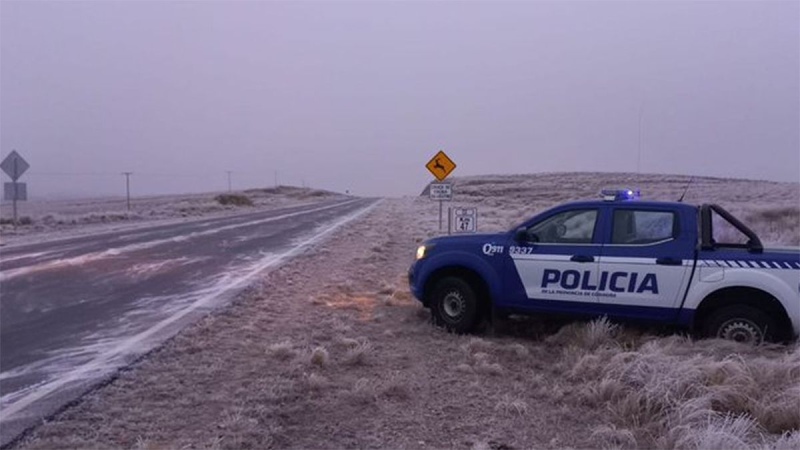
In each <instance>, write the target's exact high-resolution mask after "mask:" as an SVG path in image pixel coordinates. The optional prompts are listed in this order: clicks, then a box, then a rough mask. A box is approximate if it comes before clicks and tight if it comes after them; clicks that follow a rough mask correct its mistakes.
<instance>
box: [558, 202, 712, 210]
mask: <svg viewBox="0 0 800 450" xmlns="http://www.w3.org/2000/svg"><path fill="white" fill-rule="evenodd" d="M609 205H626V206H627V205H631V206H635V207H640V208H648V207H655V208H670V209H675V210H683V211H687V212H691V211H696V210H697V208H698V207H697V206H696V205H691V204H688V203H679V202H663V201H655V200H580V201H575V202H569V203H562V204H560V205H558V206H557V208H559V209H560V208H562V207H586V208H597V207H599V206H609Z"/></svg>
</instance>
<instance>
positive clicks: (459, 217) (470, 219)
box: [453, 208, 478, 233]
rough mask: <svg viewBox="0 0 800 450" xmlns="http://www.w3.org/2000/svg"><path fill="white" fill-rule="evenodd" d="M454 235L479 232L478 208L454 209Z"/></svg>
mask: <svg viewBox="0 0 800 450" xmlns="http://www.w3.org/2000/svg"><path fill="white" fill-rule="evenodd" d="M453 222H454V223H453V225H454V227H453V228H454V230H453V232H454V233H475V232H477V231H478V208H453Z"/></svg>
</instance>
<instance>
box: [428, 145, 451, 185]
mask: <svg viewBox="0 0 800 450" xmlns="http://www.w3.org/2000/svg"><path fill="white" fill-rule="evenodd" d="M425 167H427V168H428V170H429V171H430V172H431V173H432V174H433V176H435V177H436V179H437V180H439V181H444V179H445V178H447V176H448V175H450V173H451V172H453V171H454V170H455V169H456V163H454V162H453V160H452V159H450V158H449V157H448V156H447V155H446V154H445V153H444V152H443V151H441V150H439V153H437V154H436V155H435V156H434V157H433V158H431V160H430V161H428V164H425Z"/></svg>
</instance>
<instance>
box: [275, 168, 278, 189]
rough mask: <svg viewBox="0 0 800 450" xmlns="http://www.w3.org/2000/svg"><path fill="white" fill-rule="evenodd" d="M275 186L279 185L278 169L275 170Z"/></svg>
mask: <svg viewBox="0 0 800 450" xmlns="http://www.w3.org/2000/svg"><path fill="white" fill-rule="evenodd" d="M275 187H278V171H277V170H276V171H275Z"/></svg>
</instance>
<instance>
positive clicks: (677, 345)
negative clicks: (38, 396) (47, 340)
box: [18, 174, 800, 449]
mask: <svg viewBox="0 0 800 450" xmlns="http://www.w3.org/2000/svg"><path fill="white" fill-rule="evenodd" d="M595 178H596V176H595ZM637 180H645V182H643V183H638V187H640V188H642V189H643V190H644V191H645V192H651V193H652V192H657V193H658V195H660V196H664V197H669V198H672V197H673V196H674V198H677V196H679V195H680V193H681V192H682V189H683V187H684V186H685V182H686V181H687V180H688V179H686V178H685V177H667V176H657V177H646V176H641V177H639V176H632V175H624V174H610V175H608V176H607V177H606V179H603V180H597V179H594V178H591V177H588V176H583V175H574V176H573V175H543V176H541V177H522V176H520V177H486V178H483V179H462V180H457V183H458V184H457V189H456V192H457V196H460V198H461V199H462V201H465V202H466V201H467V200H468V201H469V202H474V203H475V204H477V205H478V206H479V208H480V210H479V211H480V214H481V215H482V216H481V217H483V215H484V214H486V215H487V216H489V217H487V220H486V221H483V222H481V224H482V225H481V226H482V227H483V226H491V227H497V228H501V227H505V226H506V225H507V224H508V222H511V221H513V220H517V219H519V218H522V217H527V216H529V215H530V214H531V213H533V212H534V211H532V209H538V208H544V207H546V206H547V205H548V204H551V203H553V202H558V201H562V200H565V198H564V196H565V195H566V194H563V192H571V191H572V192H579V193H581V192H587V193H588V192H589V191H591V194H592V195H594V192H595V190H596V189H595V188H596V187H599V186H600V185H602V186H604V187H605V186H608V185H625V184H628V182H632V181H637ZM725 183H726V181H725V180H717V179H701V180H696V181H695V183H694V184H693V187H692V188H691V189H690V191H689V194H687V201H702V200H704V199H705V197H711V200H712V201H716V202H719V203H722V204H723V206H728V205H726V202H727V201H728V200H730V201H731V202H733V203H735V204H736V205H739V206H741V207H742V208H745V209H746V208H750V207H752V206H753V205H754V204H755V202H756V200H758V201H759V202H760V203H762V204H763V203H764V201H765V199H771V198H775V199H776V200H775V205H774V206H770V205H771V204H768V205H761V207H763V208H762V209H760V210H759V211H762V212H754V213H753V214H756V215H760V217H762V220H763V221H765V222H766V221H772V220H779V219H775V218H774V217H783V216H784V215H783V214H784V213H786V211H788V214H789V215H791V214H795V215H796V214H797V212H796V210H792V209H791V208H789V209H786V210H782V211H784V213H781V214H778V213H772V212H767V213H766V214H765V213H763V211H772V210H773V208H774V209H775V211H779V210H781V208H786V207H788V206H791V205H789V203H790V202H791V201H794V202H795V205H796V204H797V195H798V190H797V185H795V184H788V183H784V184H777V183H756V182H746V181H730V182H729V183H730V186H731V187H729V188H725V186H726V184H725ZM556 184H557V185H559V186H562V187H563V188H564V189H563V190H562V191H559V192H554V190H553V189H552V185H556ZM792 196H794V197H792ZM521 198H525V199H527V200H526V202H525V203H524V204H531V205H532V208H531V209H526V210H521V209H520V210H510V208H508V206H507V205H518V204H523V203H522V202H519V201H518V199H521ZM787 199H788V200H787ZM753 211H755V210H754V209H753ZM437 212H438V211H436V208H435V205H433V204H431V203H429V202H427V201H424V200H419V199H401V200H392V201H386V202H384V203H383V204H382V206H381V207H380V208H378V209H376V210H375V211H373V212H372V213H371V214H370V215H369V217H367V218H366V219H364V220H363V221H361V222H359V223H357V224H355V225H354V226H353V227H352V228H349V229H347V230H343V231H341V232H339V233H338V234H337V235H336V237H335V238H333V239H332V240H331V241H330V242H328V243H326V244H324V245H322V246H320V247H319V248H317V249H316V250H315V252H314V253H313V254H312V255H304V256H303V257H300V258H298V259H295V260H293V261H291V262H289V263H287V264H286V265H285V266H283V267H282V268H280V269H277V270H275V271H273V272H272V273H270V274H268V275H266V276H265V278H264V280H263V282H262V283H261V284H260V285H259V286H256V288H255V289H252V290H251V291H250V292H249V293H248V294H246V295H243V296H242V297H240V298H239V299H237V301H236V302H235V304H234V305H232V306H231V307H229V308H227V309H225V310H224V311H221V312H218V313H216V314H214V315H212V316H209V317H208V318H206V319H205V320H203V321H201V322H200V323H198V324H196V325H195V326H192V327H189V328H188V329H186V330H184V331H183V332H182V333H181V334H180V335H178V336H177V337H176V338H174V339H173V340H172V341H170V342H169V343H167V344H166V345H165V346H164V347H163V348H162V349H160V350H159V351H157V352H155V353H154V354H153V355H152V356H151V357H149V358H148V359H146V360H145V361H142V362H141V363H139V364H137V365H136V366H134V367H132V368H131V369H129V370H126V371H124V372H122V373H120V375H119V377H118V378H117V379H116V380H115V381H114V382H113V383H111V384H109V385H108V386H106V387H104V388H103V389H100V390H98V391H96V392H94V393H92V394H90V395H87V396H86V397H85V398H84V399H83V401H82V402H81V403H80V404H78V405H76V406H74V407H72V408H70V409H68V410H67V411H65V412H63V413H62V414H60V415H59V416H57V417H55V418H53V420H51V421H49V422H48V423H47V424H45V425H43V426H41V427H39V428H38V429H37V430H36V431H35V432H34V433H33V434H32V435H31V436H29V437H28V438H27V439H26V440H25V441H24V442H22V443H20V444H19V445H18V447H24V448H43V449H50V448H125V447H136V448H182V447H186V448H198V447H199V448H321V447H322V448H350V447H359V448H363V447H373V448H376V447H381V448H424V447H430V448H475V449H479V448H480V449H489V448H491V449H499V448H565V447H567V448H568V447H572V448H660V449H705V448H758V449H790V448H791V449H794V448H798V447H800V347H798V346H797V345H796V344H795V345H792V346H788V347H786V346H774V347H773V346H762V347H746V346H742V345H739V344H736V343H732V342H723V341H717V340H706V341H694V340H692V339H689V338H686V337H683V336H675V335H672V336H659V335H656V334H653V333H649V332H647V331H646V330H644V331H643V330H640V329H632V328H630V327H622V326H619V325H617V324H614V323H612V322H610V321H608V320H606V319H602V318H601V319H598V320H595V321H592V322H576V323H566V324H563V323H559V322H555V321H543V320H541V319H538V318H526V319H520V318H512V319H511V320H508V321H507V323H504V324H503V326H502V327H500V328H499V329H498V330H496V331H495V332H494V333H493V334H492V335H484V336H472V337H465V336H457V335H453V334H449V333H446V332H443V331H441V330H439V329H436V328H434V327H433V326H432V325H431V323H430V314H429V312H428V311H427V310H425V309H423V308H421V306H420V305H419V304H418V303H417V302H416V301H415V300H413V299H412V298H411V297H410V295H409V293H408V290H407V286H406V283H407V282H406V279H405V271H406V269H407V267H408V264H409V263H410V261H411V259H412V258H413V251H414V248H415V246H416V245H417V243H418V242H420V241H421V240H424V239H425V238H427V237H428V236H431V235H435V234H437V232H436V228H437V219H436V214H437ZM771 214H778V215H777V216H774V217H773V216H772V215H771ZM399 217H401V218H403V220H398V218H399ZM780 220H782V219H780ZM792 220H793V219H792ZM792 220H789V221H787V222H785V223H788V224H790V225H791V223H794V222H792ZM782 223H783V222H782ZM756 225H757V227H761V229H759V232H761V231H762V229H766V228H765V225H766V223H761V224H756ZM795 231H796V230H795ZM764 232H765V233H767V234H768V235H769V236H771V239H773V240H776V241H777V242H776V243H778V244H790V243H791V242H790V240H791V239H790V237H789V238H787V236H786V235H785V233H784V234H781V233H779V232H777V231H775V232H770V231H768V230H767V231H764ZM769 233H772V234H769ZM795 234H796V233H795ZM787 239H788V240H787ZM190 347H191V348H202V349H203V351H192V352H189V351H186V348H190Z"/></svg>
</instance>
